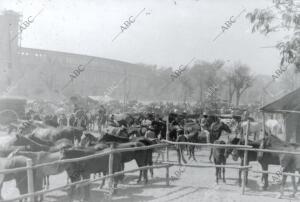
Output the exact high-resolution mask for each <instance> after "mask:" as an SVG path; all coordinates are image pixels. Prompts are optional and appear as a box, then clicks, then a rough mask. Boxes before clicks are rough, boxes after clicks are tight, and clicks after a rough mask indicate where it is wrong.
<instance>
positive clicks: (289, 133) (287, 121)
mask: <svg viewBox="0 0 300 202" xmlns="http://www.w3.org/2000/svg"><path fill="white" fill-rule="evenodd" d="M260 110H261V111H262V112H263V114H265V113H276V114H282V115H283V119H284V136H285V141H287V142H294V143H300V88H298V89H296V90H295V91H292V92H291V93H288V94H287V95H285V96H283V97H281V98H280V99H278V100H276V101H274V102H272V103H270V104H267V105H265V106H263V107H262V108H261V109H260Z"/></svg>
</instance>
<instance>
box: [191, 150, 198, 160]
mask: <svg viewBox="0 0 300 202" xmlns="http://www.w3.org/2000/svg"><path fill="white" fill-rule="evenodd" d="M195 148H196V147H195V146H193V150H192V153H193V159H194V161H197V159H196V157H195Z"/></svg>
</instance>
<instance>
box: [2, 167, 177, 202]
mask: <svg viewBox="0 0 300 202" xmlns="http://www.w3.org/2000/svg"><path fill="white" fill-rule="evenodd" d="M171 166H172V165H170V164H166V165H154V166H144V167H139V168H136V169H132V170H126V171H120V172H115V173H114V174H111V175H105V176H103V177H99V178H97V179H93V180H91V179H86V180H81V181H77V182H73V183H70V184H67V185H63V186H59V187H55V188H53V189H48V190H42V191H37V192H35V193H30V194H24V195H22V196H19V197H15V198H13V199H6V200H0V202H12V201H16V200H20V199H23V198H28V197H32V196H39V195H42V194H46V193H50V192H53V191H57V190H61V189H66V188H68V187H71V186H76V185H81V186H86V185H87V184H90V183H93V182H97V181H100V180H104V179H106V178H110V177H116V176H119V175H123V174H126V173H133V172H136V171H140V170H147V169H151V168H155V169H158V168H166V167H171Z"/></svg>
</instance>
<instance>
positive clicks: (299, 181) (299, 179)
mask: <svg viewBox="0 0 300 202" xmlns="http://www.w3.org/2000/svg"><path fill="white" fill-rule="evenodd" d="M298 174H300V170H298ZM297 184H298V185H300V177H299V178H298V183H297Z"/></svg>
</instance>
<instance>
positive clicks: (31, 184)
mask: <svg viewBox="0 0 300 202" xmlns="http://www.w3.org/2000/svg"><path fill="white" fill-rule="evenodd" d="M248 124H249V123H248ZM248 126H249V125H248ZM247 139H248V132H247V134H246V141H245V145H228V144H227V145H220V144H200V143H188V142H171V141H168V140H166V141H163V142H164V144H157V145H152V146H144V147H138V148H126V149H116V148H114V147H113V144H112V145H111V149H110V151H108V152H101V153H97V154H94V155H90V156H85V157H81V158H76V159H65V160H58V161H54V162H50V163H44V164H38V165H32V161H31V160H30V159H28V161H27V166H26V167H22V168H16V169H6V170H0V174H8V173H16V172H20V171H24V170H26V171H27V178H28V194H25V195H21V196H18V197H16V198H13V199H9V200H1V202H10V201H15V200H20V199H24V198H29V199H30V201H31V202H33V201H34V196H38V195H42V194H46V193H49V192H53V191H56V190H61V189H65V188H68V187H71V186H74V185H81V186H85V185H87V184H90V183H92V182H96V181H99V180H103V179H106V178H109V179H110V180H109V193H110V194H111V193H112V190H113V183H112V178H113V177H115V176H118V175H123V174H125V173H131V172H136V171H141V170H145V169H150V168H152V169H158V168H165V169H166V185H169V183H170V174H169V169H170V167H171V166H186V167H224V168H230V169H241V170H242V171H243V186H242V194H244V193H245V181H246V180H245V179H246V171H250V172H255V173H265V174H266V173H267V174H274V175H276V173H274V172H270V171H256V170H252V169H251V168H252V167H251V166H249V165H246V162H247V152H248V151H256V152H269V153H280V154H294V155H300V152H289V151H279V150H268V149H253V148H252V147H251V146H248V145H247ZM169 145H190V146H206V147H211V148H233V149H238V150H245V156H244V162H245V164H244V165H243V166H234V165H213V164H202V165H201V164H199V165H190V164H178V163H172V162H169V158H168V157H169V154H168V152H169V150H168V146H169ZM164 147H165V148H166V152H167V162H165V163H162V164H159V165H152V166H144V167H139V168H137V169H132V170H127V171H120V172H115V173H113V154H115V153H121V152H128V151H138V150H149V149H155V148H164ZM106 155H109V174H108V175H106V176H103V177H100V178H97V179H93V180H91V179H86V180H81V181H78V182H74V183H70V184H67V185H64V186H60V187H56V188H53V189H48V190H42V191H38V192H34V179H33V174H32V173H33V169H37V168H41V167H45V166H53V165H58V164H63V163H72V162H79V161H84V160H88V159H93V158H97V157H101V156H106ZM282 174H283V175H287V176H296V177H300V175H296V174H294V173H282Z"/></svg>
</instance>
